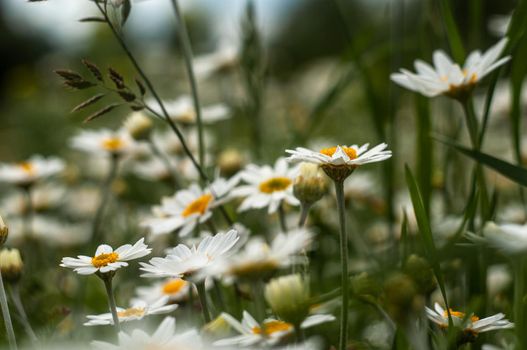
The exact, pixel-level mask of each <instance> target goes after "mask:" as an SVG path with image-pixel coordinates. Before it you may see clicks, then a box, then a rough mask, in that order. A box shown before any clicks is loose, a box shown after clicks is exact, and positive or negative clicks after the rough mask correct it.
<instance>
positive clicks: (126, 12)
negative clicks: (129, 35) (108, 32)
mask: <svg viewBox="0 0 527 350" xmlns="http://www.w3.org/2000/svg"><path fill="white" fill-rule="evenodd" d="M130 12H132V1H131V0H124V2H123V5H122V6H121V27H124V25H125V23H126V21H127V20H128V17H129V16H130Z"/></svg>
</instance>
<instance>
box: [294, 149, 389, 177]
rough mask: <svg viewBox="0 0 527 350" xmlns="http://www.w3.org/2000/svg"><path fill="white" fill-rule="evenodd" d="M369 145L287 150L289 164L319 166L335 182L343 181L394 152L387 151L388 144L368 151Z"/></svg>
mask: <svg viewBox="0 0 527 350" xmlns="http://www.w3.org/2000/svg"><path fill="white" fill-rule="evenodd" d="M368 147H369V144H364V145H362V146H360V147H359V146H357V145H352V146H336V147H329V148H324V149H322V150H320V151H319V152H316V151H312V150H310V149H307V148H303V147H297V148H296V149H294V150H286V152H287V153H289V154H290V156H289V157H288V158H287V160H288V161H289V162H292V163H300V162H308V163H314V164H318V165H319V166H320V167H321V168H322V170H324V172H325V173H326V174H327V175H328V176H329V177H330V178H331V179H333V180H336V181H342V180H344V179H345V178H347V177H348V176H349V175H350V174H351V173H352V172H353V170H355V169H356V168H357V167H359V166H361V165H364V164H368V163H375V162H380V161H383V160H386V159H388V158H390V157H391V156H392V151H390V150H386V148H387V147H388V145H387V144H385V143H381V144H379V145H377V146H375V147H373V148H372V149H370V150H368Z"/></svg>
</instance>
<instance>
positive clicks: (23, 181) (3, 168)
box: [0, 155, 65, 186]
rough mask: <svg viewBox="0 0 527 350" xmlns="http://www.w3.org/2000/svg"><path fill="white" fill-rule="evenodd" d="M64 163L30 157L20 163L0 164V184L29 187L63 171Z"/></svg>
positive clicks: (56, 160) (57, 159)
mask: <svg viewBox="0 0 527 350" xmlns="http://www.w3.org/2000/svg"><path fill="white" fill-rule="evenodd" d="M64 168H65V164H64V162H63V161H62V160H61V159H59V158H56V157H49V158H44V157H42V156H39V155H35V156H32V157H31V158H29V159H28V160H26V161H23V162H20V163H0V182H7V183H10V184H13V185H17V186H29V185H32V184H33V183H35V182H37V181H39V180H43V179H45V178H48V177H51V176H53V175H56V174H58V173H60V172H61V171H63V170H64Z"/></svg>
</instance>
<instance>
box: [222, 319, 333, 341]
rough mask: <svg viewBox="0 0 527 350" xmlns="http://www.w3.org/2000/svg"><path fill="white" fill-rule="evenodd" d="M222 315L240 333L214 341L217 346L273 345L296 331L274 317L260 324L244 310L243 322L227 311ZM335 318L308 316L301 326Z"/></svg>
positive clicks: (310, 325) (308, 326)
mask: <svg viewBox="0 0 527 350" xmlns="http://www.w3.org/2000/svg"><path fill="white" fill-rule="evenodd" d="M221 316H222V318H223V319H224V320H225V321H226V322H227V323H228V324H229V325H230V326H231V327H232V328H233V329H234V330H235V331H236V332H238V333H239V335H237V336H235V337H231V338H226V339H221V340H218V341H216V342H214V343H213V345H216V346H242V347H244V346H252V345H256V344H259V345H265V346H273V345H276V344H277V343H278V342H279V341H280V340H281V339H283V338H284V337H286V336H288V335H290V334H292V333H293V331H294V326H293V325H292V324H291V323H287V322H284V321H280V320H276V319H272V318H268V319H266V320H264V321H263V322H262V324H259V323H258V322H257V321H256V320H255V319H254V318H253V317H252V316H251V314H249V313H248V312H247V311H244V312H243V319H242V322H241V323H240V322H239V321H238V320H236V319H235V318H234V317H232V316H231V315H229V314H227V313H222V314H221ZM334 320H335V317H334V316H331V315H313V316H308V317H307V318H306V319H305V320H304V322H302V324H301V325H300V328H302V329H306V328H310V327H313V326H316V325H319V324H321V323H325V322H330V321H334Z"/></svg>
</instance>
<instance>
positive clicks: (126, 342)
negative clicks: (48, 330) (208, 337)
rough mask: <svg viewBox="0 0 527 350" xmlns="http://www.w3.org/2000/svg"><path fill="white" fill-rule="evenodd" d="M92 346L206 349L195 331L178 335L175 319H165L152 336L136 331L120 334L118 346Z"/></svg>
mask: <svg viewBox="0 0 527 350" xmlns="http://www.w3.org/2000/svg"><path fill="white" fill-rule="evenodd" d="M92 346H93V348H95V349H96V350H146V349H159V350H161V349H166V350H168V349H186V350H202V349H204V348H203V346H202V341H201V338H200V336H199V334H198V332H197V331H196V330H195V329H191V330H188V331H185V332H183V333H179V334H178V333H176V320H175V318H173V317H167V318H165V319H164V320H163V322H161V324H160V325H159V327H157V329H156V331H155V332H154V333H153V334H152V335H149V334H147V333H146V332H145V331H143V330H141V329H135V330H133V331H132V333H130V334H129V333H126V332H120V333H119V344H118V345H113V344H110V343H106V342H100V341H94V342H92Z"/></svg>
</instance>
